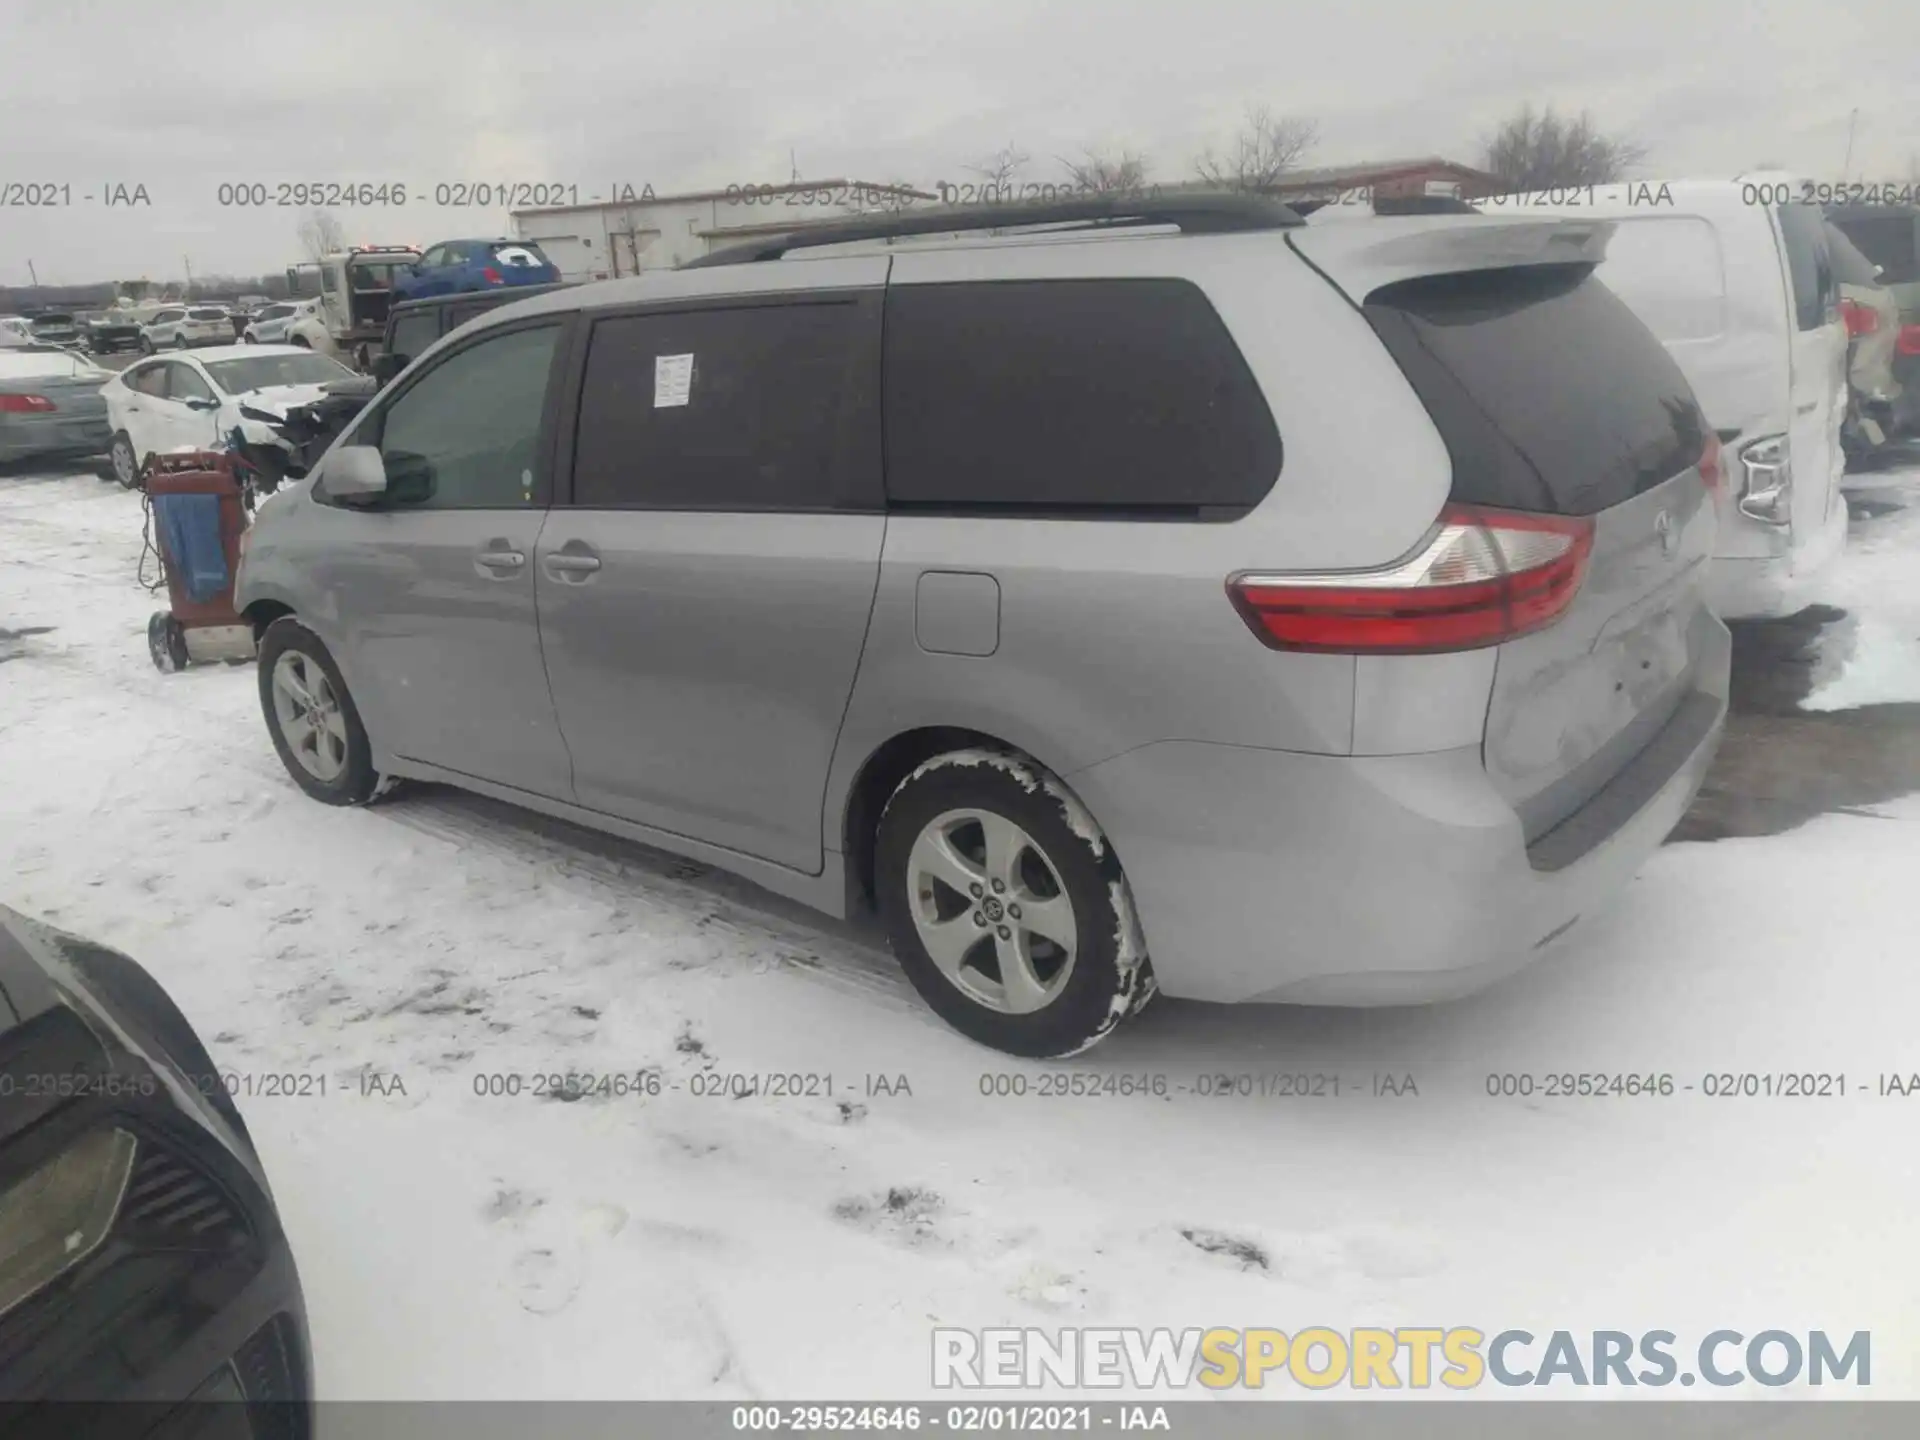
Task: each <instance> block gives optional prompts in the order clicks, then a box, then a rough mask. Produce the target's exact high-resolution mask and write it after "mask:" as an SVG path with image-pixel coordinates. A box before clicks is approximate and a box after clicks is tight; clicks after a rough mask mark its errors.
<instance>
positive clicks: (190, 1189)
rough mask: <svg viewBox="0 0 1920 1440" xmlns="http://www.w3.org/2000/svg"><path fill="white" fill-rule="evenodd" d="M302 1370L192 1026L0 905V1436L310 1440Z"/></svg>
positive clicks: (127, 964) (118, 974)
mask: <svg viewBox="0 0 1920 1440" xmlns="http://www.w3.org/2000/svg"><path fill="white" fill-rule="evenodd" d="M311 1375H312V1365H311V1358H310V1352H309V1347H308V1340H307V1323H306V1307H305V1302H304V1301H303V1299H302V1297H301V1290H300V1281H299V1276H298V1274H297V1272H296V1271H295V1268H294V1262H293V1256H292V1253H291V1251H290V1250H289V1248H288V1244H287V1237H286V1234H285V1232H284V1231H283V1229H282V1228H281V1224H280V1219H279V1215H278V1213H277V1212H276V1210H275V1208H274V1201H273V1193H272V1190H271V1189H270V1187H269V1186H268V1183H267V1177H266V1173H265V1171H264V1170H263V1169H262V1168H261V1165H260V1159H259V1157H258V1156H257V1155H256V1154H255V1153H254V1149H253V1143H252V1140H251V1138H250V1137H249V1136H248V1134H247V1129H246V1124H245V1122H244V1121H243V1120H242V1119H241V1116H240V1112H239V1110H238V1108H237V1107H236V1106H235V1105H234V1103H233V1099H232V1096H231V1094H230V1091H229V1088H228V1087H227V1086H226V1085H224V1084H223V1083H222V1082H221V1081H220V1080H219V1079H218V1078H217V1076H216V1072H215V1070H214V1066H213V1062H212V1061H211V1059H210V1058H209V1057H208V1055H207V1052H206V1049H205V1047H204V1046H203V1045H202V1044H201V1043H200V1041H199V1039H198V1038H197V1037H196V1036H195V1034H194V1031H193V1028H192V1026H191V1025H190V1024H189V1023H188V1022H187V1020H186V1017H185V1016H183V1015H182V1014H181V1013H180V1011H179V1009H178V1008H177V1007H176V1006H175V1005H174V1004H173V1002H172V1001H171V1000H170V999H169V998H168V997H167V994H166V992H165V991H164V990H163V989H161V987H160V985H159V984H158V983H157V982H156V981H155V980H154V979H153V978H152V977H151V976H150V975H148V974H147V972H146V971H145V970H143V969H142V968H141V967H140V966H139V965H137V964H136V963H135V962H134V961H133V960H131V959H129V958H128V957H127V956H125V955H123V954H121V953H120V952H119V951H117V950H110V949H107V948H106V947H104V946H100V945H96V944H94V943H92V942H91V941H88V940H84V939H81V938H80V937H78V936H75V935H69V934H67V933H65V932H63V931H60V930H56V929H54V928H52V927H50V926H47V925H44V924H41V923H39V922H37V921H35V920H32V919H29V918H28V917H26V916H24V915H21V914H19V913H17V912H15V911H12V910H9V909H7V908H6V907H4V906H0V1434H4V1435H5V1436H7V1437H8V1440H41V1437H47V1440H53V1437H59V1440H93V1437H100V1440H108V1437H111V1440H119V1437H123V1436H125V1437H131V1436H146V1435H162V1436H166V1437H169V1440H203V1437H204V1440H308V1437H310V1436H311V1434H312V1430H313V1427H312V1413H311V1398H310V1397H311V1389H312V1382H311ZM216 1402H229V1403H216Z"/></svg>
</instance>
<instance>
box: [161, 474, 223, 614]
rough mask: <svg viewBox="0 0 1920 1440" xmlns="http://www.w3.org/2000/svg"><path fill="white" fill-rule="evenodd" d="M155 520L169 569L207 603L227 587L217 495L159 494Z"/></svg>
mask: <svg viewBox="0 0 1920 1440" xmlns="http://www.w3.org/2000/svg"><path fill="white" fill-rule="evenodd" d="M153 518H154V521H155V522H156V527H157V528H158V530H159V531H160V546H161V554H162V556H163V557H164V558H165V559H166V562H167V567H168V569H170V570H171V571H172V572H173V573H174V574H175V575H176V576H178V577H179V579H180V582H181V583H182V584H183V585H185V586H186V589H187V595H188V597H189V598H190V599H192V600H194V601H195V602H196V603H204V602H206V601H208V600H211V599H213V598H214V597H215V596H217V595H219V593H220V592H221V591H222V590H224V589H226V588H227V554H226V551H225V550H224V549H223V548H222V547H221V544H220V497H219V496H218V495H156V496H154V497H153Z"/></svg>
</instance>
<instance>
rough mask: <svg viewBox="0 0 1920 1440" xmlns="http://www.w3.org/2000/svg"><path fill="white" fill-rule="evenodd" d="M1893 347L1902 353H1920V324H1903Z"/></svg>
mask: <svg viewBox="0 0 1920 1440" xmlns="http://www.w3.org/2000/svg"><path fill="white" fill-rule="evenodd" d="M1893 348H1894V349H1896V350H1898V351H1899V352H1900V353H1901V354H1902V355H1920V325H1902V326H1901V327H1900V337H1899V339H1897V340H1895V341H1894V342H1893Z"/></svg>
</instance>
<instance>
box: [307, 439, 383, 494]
mask: <svg viewBox="0 0 1920 1440" xmlns="http://www.w3.org/2000/svg"><path fill="white" fill-rule="evenodd" d="M318 468H319V472H320V478H319V480H318V481H317V482H316V483H317V484H319V485H320V486H322V487H323V488H324V489H325V490H326V492H327V494H328V495H329V496H330V497H332V498H333V499H336V500H374V499H378V498H379V497H380V496H382V495H385V494H386V493H387V465H386V462H385V461H384V460H382V459H381V458H380V452H379V451H378V450H376V449H375V448H374V447H373V446H371V445H341V446H339V447H337V448H336V449H334V450H333V451H331V452H330V453H329V454H328V455H327V458H326V459H325V460H323V461H321V462H320V465H319V467H318Z"/></svg>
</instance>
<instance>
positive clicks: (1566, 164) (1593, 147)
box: [1480, 105, 1647, 191]
mask: <svg viewBox="0 0 1920 1440" xmlns="http://www.w3.org/2000/svg"><path fill="white" fill-rule="evenodd" d="M1646 157H1647V152H1646V150H1645V149H1644V148H1643V147H1642V146H1639V145H1636V144H1634V143H1633V142H1632V141H1630V140H1627V139H1625V138H1623V137H1621V136H1614V135H1604V134H1602V133H1601V132H1600V130H1599V128H1598V127H1597V126H1596V125H1595V124H1594V123H1593V117H1592V116H1590V115H1588V114H1587V112H1586V111H1584V110H1583V111H1581V112H1580V114H1579V115H1577V116H1575V117H1574V118H1573V119H1571V120H1567V119H1563V118H1562V117H1561V116H1560V115H1559V114H1557V113H1556V112H1555V111H1554V109H1553V107H1552V106H1551V105H1549V106H1548V107H1547V108H1546V109H1545V110H1544V111H1541V112H1539V113H1535V111H1534V108H1533V106H1531V105H1525V106H1522V107H1521V110H1520V113H1519V114H1517V115H1515V116H1513V117H1512V118H1511V119H1509V120H1507V121H1506V122H1505V123H1504V124H1502V125H1501V126H1500V128H1499V129H1498V130H1496V131H1494V133H1493V135H1492V137H1491V138H1490V139H1487V140H1485V141H1483V142H1482V149H1481V161H1480V167H1481V169H1483V170H1487V171H1490V172H1492V173H1493V174H1495V175H1498V176H1499V177H1500V178H1501V179H1502V180H1504V181H1505V182H1506V183H1507V185H1508V186H1509V188H1511V189H1513V190H1518V191H1527V190H1546V189H1551V188H1553V187H1556V186H1563V185H1604V184H1607V183H1608V182H1610V181H1614V180H1621V179H1624V178H1626V172H1627V171H1628V170H1630V169H1631V168H1633V167H1634V166H1635V165H1638V164H1639V163H1640V162H1641V161H1642V160H1644V159H1646Z"/></svg>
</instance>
